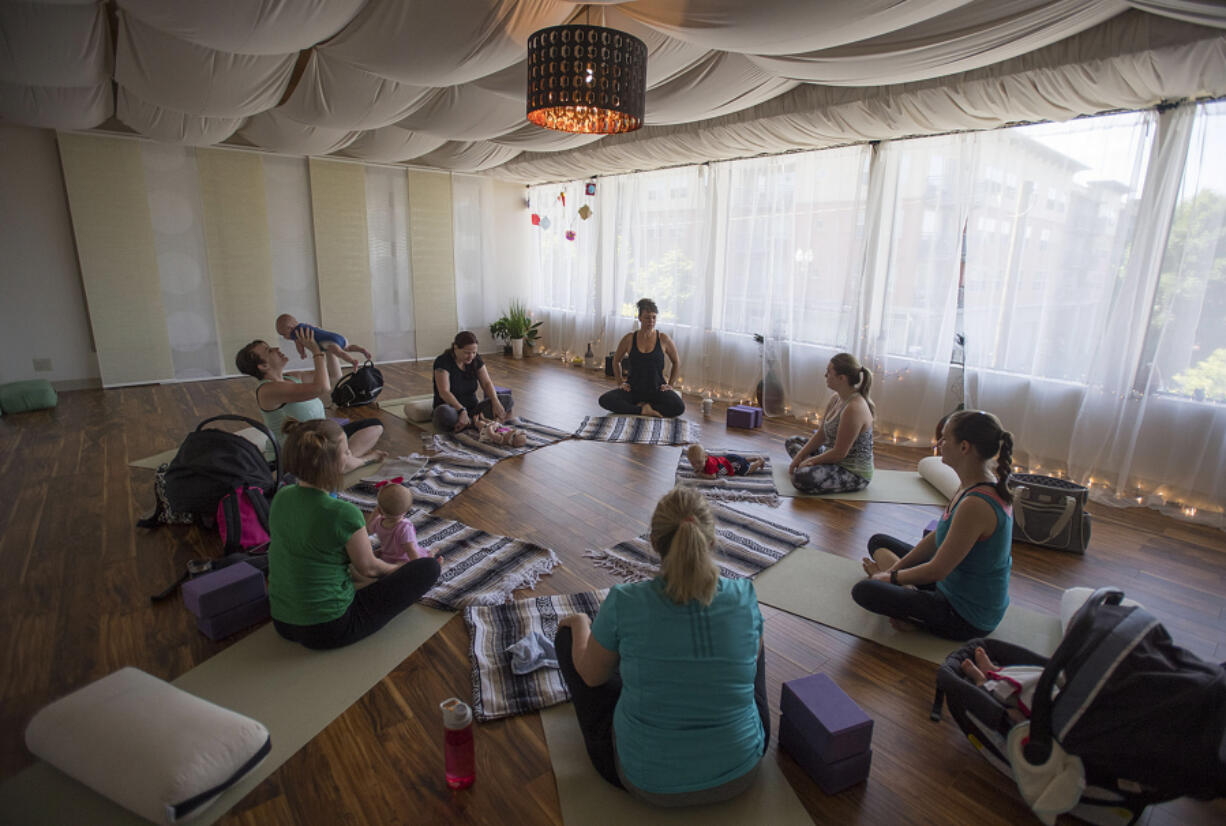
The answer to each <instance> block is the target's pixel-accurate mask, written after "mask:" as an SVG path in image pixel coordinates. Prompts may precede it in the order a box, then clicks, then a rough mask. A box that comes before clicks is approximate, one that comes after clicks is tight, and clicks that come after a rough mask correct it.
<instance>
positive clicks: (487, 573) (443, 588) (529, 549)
mask: <svg viewBox="0 0 1226 826" xmlns="http://www.w3.org/2000/svg"><path fill="white" fill-rule="evenodd" d="M411 519H412V520H413V527H414V528H415V529H416V530H417V543H418V544H419V545H420V546H421V547H422V548H423V549H425V550H426V551H427V552H429V553H430V554H433V555H436V556H437V555H439V554H442V556H443V560H442V562H443V573H442V574H441V575H440V576H439V579H438V582H436V583H435V584H434V587H433V588H431V589H430V590H429V591H427V592H426V595H425V596H424V597H422V602H423V603H425V604H426V605H430V606H432V607H434V608H444V609H459V608H465V607H467V606H469V605H498V604H500V603H503V602H506V601H507V600H509V599H510V598H511V592H512V591H514V590H516V589H517V588H531V587H532V586H534V585H536V583H537V580H539V579H540V578H541V577H542V576H544V575H545V574H548V573H549V572H551V571H552V570H553V569H554V568H556V567H557V566H558V565H560V564H562V563H561V560H559V559H558V555H557V554H555V553H554V552H553V551H552V550H550V549H549V548H543V547H541V546H540V545H534V544H532V543H531V542H523V541H521V540H519V539H511V538H509V537H506V536H496V535H494V534H491V533H486V532H485V531H479V530H477V529H476V528H470V527H469V526H468V525H465V524H464V523H462V522H456V521H453V520H451V519H441V518H439V517H437V516H431V515H430V514H428V513H425V512H424V511H420V510H418V511H414V512H413V514H412V516H411ZM508 644H509V643H508Z"/></svg>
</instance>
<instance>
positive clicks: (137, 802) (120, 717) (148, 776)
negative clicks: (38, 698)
mask: <svg viewBox="0 0 1226 826" xmlns="http://www.w3.org/2000/svg"><path fill="white" fill-rule="evenodd" d="M26 746H27V747H28V748H29V749H30V751H31V752H33V753H34V754H35V755H36V756H38V757H40V758H42V759H43V760H45V761H46V762H47V763H50V764H51V765H52V766H55V767H56V768H57V769H59V770H60V771H62V772H64V773H65V774H67V775H69V776H70V777H73V778H76V779H77V780H78V781H80V782H81V783H84V784H85V785H86V786H89V787H90V788H91V789H93V790H94V791H96V792H98V793H99V794H101V795H103V796H105V797H108V798H110V799H111V800H113V801H115V802H116V803H118V804H119V805H121V806H123V807H124V808H126V809H129V810H130V811H133V812H135V813H137V814H138V815H141V816H142V817H144V818H147V819H148V820H151V821H153V822H154V823H176V822H178V821H181V820H184V819H186V818H188V817H191V816H192V815H195V814H197V813H199V812H200V811H201V810H202V809H204V807H206V806H208V805H209V804H210V803H212V802H213V801H214V800H215V799H216V798H217V797H218V795H220V794H221V793H222V792H223V791H225V790H226V789H227V788H229V787H230V786H231V785H233V784H234V783H236V782H238V780H239V779H241V778H242V777H243V776H244V775H245V774H247V773H248V772H249V771H251V770H252V769H253V768H255V767H256V766H257V765H259V763H260V761H262V760H263V759H264V758H265V757H266V756H267V755H268V753H269V751H270V750H271V748H272V743H271V740H270V739H269V736H268V729H267V728H265V727H264V726H263V725H262V724H261V723H258V722H256V721H255V720H252V719H251V718H250V717H244V716H243V715H241V714H238V713H236V712H233V711H230V710H229V709H225V708H222V707H221V706H217V705H214V704H213V703H210V702H208V701H207V700H202V699H200V698H199V697H196V696H195V695H192V694H188V693H187V692H186V691H183V690H181V689H178V688H175V687H174V686H172V685H171V684H170V683H167V682H164V681H162V680H159V679H158V678H157V677H154V676H152V675H150V674H146V673H145V672H143V671H140V670H139V669H136V668H122V669H120V670H119V671H116V672H114V673H113V674H110V675H108V676H106V677H103V678H102V679H100V680H98V681H96V682H93V683H90V684H89V685H87V686H85V687H84V688H81V689H78V690H77V691H74V692H73V693H72V694H69V695H68V696H67V697H64V698H62V699H59V700H56V701H55V702H54V703H52V704H51V705H49V706H47V707H46V708H44V709H43V710H42V711H40V712H38V713H37V714H35V715H34V719H32V720H31V721H30V724H29V725H28V726H27V727H26Z"/></svg>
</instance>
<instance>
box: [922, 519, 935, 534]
mask: <svg viewBox="0 0 1226 826" xmlns="http://www.w3.org/2000/svg"><path fill="white" fill-rule="evenodd" d="M936 529H937V521H936V520H935V519H933V520H932V521H931V522H929V523H928V524H927V525H925V526H924V536H927V535H928V534H930V533H932V532H933V531H935V530H936Z"/></svg>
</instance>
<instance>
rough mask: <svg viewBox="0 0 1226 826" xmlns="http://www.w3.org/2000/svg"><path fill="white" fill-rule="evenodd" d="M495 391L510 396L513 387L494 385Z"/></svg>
mask: <svg viewBox="0 0 1226 826" xmlns="http://www.w3.org/2000/svg"><path fill="white" fill-rule="evenodd" d="M494 392H495V393H505V394H506V395H508V396H509V395H511V388H509V387H499V386H498V385H494Z"/></svg>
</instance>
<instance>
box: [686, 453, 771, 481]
mask: <svg viewBox="0 0 1226 826" xmlns="http://www.w3.org/2000/svg"><path fill="white" fill-rule="evenodd" d="M685 455H686V457H687V458H688V459H689V460H690V467H692V468H694V472H695V473H697V474H698V475H699V476H701V477H703V478H704V479H716V478H718V477H720V476H748V475H749V474H750V473H753V472H754V471H756V470H761V469H762V468H764V467H766V460H765V459H763V458H762V457H761V456H741V455H739V454H736V453H724V454H722V455H720V454H715V453H707V451H705V450H704V449H703V447H702V445H690V446H689V448H688V449H687V450H686V452H685Z"/></svg>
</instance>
